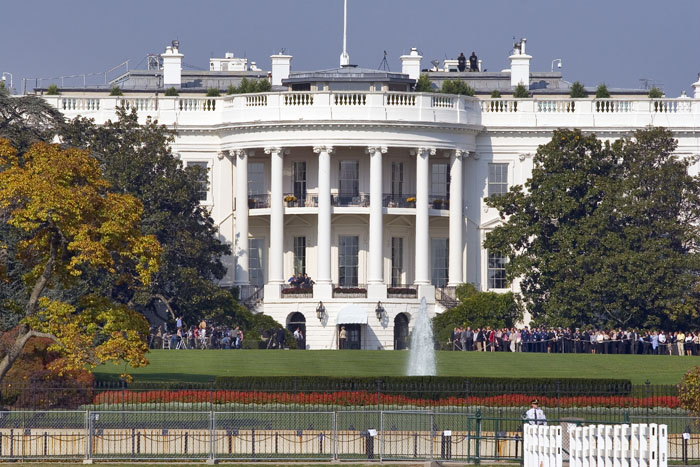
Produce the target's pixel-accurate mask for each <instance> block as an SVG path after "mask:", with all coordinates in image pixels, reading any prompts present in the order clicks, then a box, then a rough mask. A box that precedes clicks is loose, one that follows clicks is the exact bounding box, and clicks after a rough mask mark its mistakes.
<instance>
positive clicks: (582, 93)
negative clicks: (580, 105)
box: [569, 81, 588, 99]
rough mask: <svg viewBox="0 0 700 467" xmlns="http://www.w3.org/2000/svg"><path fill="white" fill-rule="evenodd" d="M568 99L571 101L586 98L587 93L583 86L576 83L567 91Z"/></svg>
mask: <svg viewBox="0 0 700 467" xmlns="http://www.w3.org/2000/svg"><path fill="white" fill-rule="evenodd" d="M569 97H571V98H572V99H582V98H584V97H588V93H587V92H586V88H584V87H583V84H581V83H580V82H579V81H576V82H575V83H574V84H572V85H571V89H570V90H569Z"/></svg>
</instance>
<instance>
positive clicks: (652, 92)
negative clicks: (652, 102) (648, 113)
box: [649, 86, 664, 99]
mask: <svg viewBox="0 0 700 467" xmlns="http://www.w3.org/2000/svg"><path fill="white" fill-rule="evenodd" d="M662 97H664V93H663V91H662V90H661V89H659V88H657V87H656V86H654V87H652V88H651V89H649V98H650V99H661V98H662Z"/></svg>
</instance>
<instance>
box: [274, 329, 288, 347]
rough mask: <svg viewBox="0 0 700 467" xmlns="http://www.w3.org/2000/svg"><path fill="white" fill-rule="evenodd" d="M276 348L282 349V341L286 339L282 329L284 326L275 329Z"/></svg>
mask: <svg viewBox="0 0 700 467" xmlns="http://www.w3.org/2000/svg"><path fill="white" fill-rule="evenodd" d="M276 337H277V348H278V349H284V341H285V339H286V333H285V331H284V328H279V329H278V330H277V335H276Z"/></svg>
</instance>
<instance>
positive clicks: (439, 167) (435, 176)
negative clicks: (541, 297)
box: [430, 163, 450, 199]
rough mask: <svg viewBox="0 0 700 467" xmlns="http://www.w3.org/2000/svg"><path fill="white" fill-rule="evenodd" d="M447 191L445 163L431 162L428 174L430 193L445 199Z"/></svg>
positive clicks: (447, 181) (447, 176)
mask: <svg viewBox="0 0 700 467" xmlns="http://www.w3.org/2000/svg"><path fill="white" fill-rule="evenodd" d="M449 192H450V188H449V171H448V167H447V164H443V163H439V164H433V166H432V172H431V174H430V194H432V195H433V196H434V197H436V198H442V199H447V198H448V193H449Z"/></svg>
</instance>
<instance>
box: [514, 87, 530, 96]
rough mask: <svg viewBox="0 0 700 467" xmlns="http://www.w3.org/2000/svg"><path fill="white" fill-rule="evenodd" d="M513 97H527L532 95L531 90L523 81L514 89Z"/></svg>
mask: <svg viewBox="0 0 700 467" xmlns="http://www.w3.org/2000/svg"><path fill="white" fill-rule="evenodd" d="M513 97H515V98H516V99H526V98H528V97H530V91H528V90H527V88H526V87H525V85H524V84H523V83H518V85H517V86H515V89H514V90H513Z"/></svg>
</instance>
